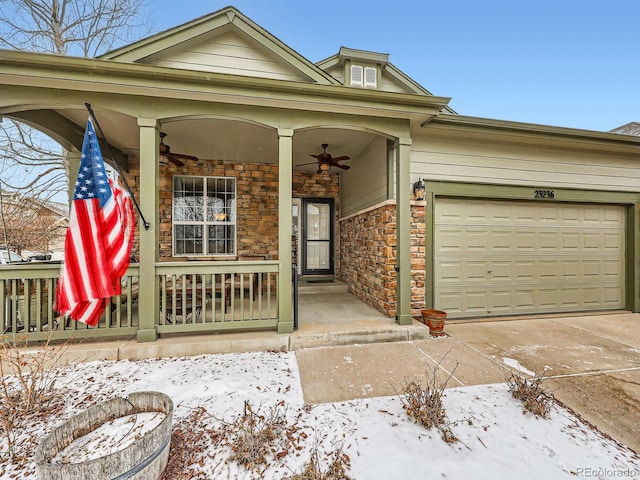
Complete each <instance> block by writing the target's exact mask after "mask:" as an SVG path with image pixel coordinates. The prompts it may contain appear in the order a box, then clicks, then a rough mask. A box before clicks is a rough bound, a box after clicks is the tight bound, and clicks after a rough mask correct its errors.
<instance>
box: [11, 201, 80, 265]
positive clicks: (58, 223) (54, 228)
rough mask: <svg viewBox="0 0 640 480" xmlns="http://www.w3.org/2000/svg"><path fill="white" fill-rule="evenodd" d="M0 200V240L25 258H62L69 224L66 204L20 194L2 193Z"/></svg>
mask: <svg viewBox="0 0 640 480" xmlns="http://www.w3.org/2000/svg"><path fill="white" fill-rule="evenodd" d="M1 195H2V198H1V199H0V200H1V201H0V220H1V222H0V239H1V242H2V247H5V248H6V246H7V245H5V242H6V243H7V244H8V246H9V248H11V249H12V250H14V251H16V252H18V253H19V254H21V255H22V256H23V257H25V258H30V257H32V256H37V255H38V254H40V255H42V254H46V255H47V256H49V255H54V254H55V256H56V257H59V258H60V259H61V256H62V254H63V252H64V237H65V232H66V228H67V224H68V222H69V218H68V212H67V208H68V207H67V205H64V204H61V203H58V202H53V201H44V202H43V201H41V200H39V199H37V198H34V197H31V196H28V195H23V194H21V193H19V192H3V193H2V194H1Z"/></svg>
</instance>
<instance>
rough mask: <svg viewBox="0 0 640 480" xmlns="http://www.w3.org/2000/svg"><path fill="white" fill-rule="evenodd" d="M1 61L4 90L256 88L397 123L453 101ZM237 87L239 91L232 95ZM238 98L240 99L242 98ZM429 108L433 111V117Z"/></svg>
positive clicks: (35, 57)
mask: <svg viewBox="0 0 640 480" xmlns="http://www.w3.org/2000/svg"><path fill="white" fill-rule="evenodd" d="M0 62H1V63H2V64H3V68H2V70H0V85H1V84H5V85H15V86H33V87H42V88H58V89H61V90H82V91H89V92H96V91H97V92H104V93H118V92H119V91H121V90H122V89H127V88H128V89H130V91H129V92H127V93H129V94H131V95H142V96H144V95H147V96H160V94H162V96H166V94H167V93H166V92H167V90H170V92H171V95H172V98H176V99H181V98H186V99H188V98H191V99H193V98H196V99H202V98H203V97H206V96H215V95H218V96H219V97H222V96H225V99H221V100H220V101H223V100H226V101H228V102H231V101H234V98H233V96H234V94H236V93H237V92H242V96H243V97H244V98H247V96H246V91H247V89H254V90H256V91H262V92H268V93H269V100H270V101H271V102H272V103H273V100H274V99H275V100H281V101H283V102H285V101H286V100H289V99H291V100H293V97H295V101H292V102H291V103H290V104H289V107H290V108H298V109H303V108H304V104H305V103H306V104H310V103H311V104H314V105H316V106H321V105H322V104H327V105H333V106H335V104H336V101H337V100H338V101H347V103H343V104H342V105H343V106H344V107H354V108H355V107H360V108H359V110H361V111H359V112H357V113H360V114H361V113H365V114H366V113H369V114H371V115H374V116H381V115H382V114H386V113H392V112H396V113H398V116H397V118H409V117H411V118H412V119H416V118H417V117H419V116H421V115H423V114H424V115H425V117H426V118H428V117H429V116H432V115H433V114H434V111H435V113H436V114H437V112H440V111H441V110H442V109H443V108H445V107H446V106H447V104H448V103H449V101H450V100H451V99H450V98H447V97H434V96H426V95H414V94H404V93H394V92H383V91H379V90H371V89H360V88H349V87H345V86H343V85H341V84H337V85H322V84H313V83H300V82H293V81H288V80H278V79H269V78H258V77H246V76H240V75H231V74H222V73H212V72H200V71H195V70H180V69H174V68H167V67H158V66H151V65H143V64H137V63H120V62H114V61H110V60H102V59H95V58H84V57H69V56H62V55H54V54H45V53H33V52H22V51H15V50H0ZM30 79H31V80H30ZM176 83H184V84H190V85H192V86H199V88H192V89H185V88H181V87H180V86H179V85H176ZM212 86H215V87H217V90H214V89H212V88H211V87H212ZM234 88H237V89H238V91H237V92H235V91H229V90H232V89H234ZM156 89H157V90H158V91H157V92H156V91H155V90H156ZM237 95H240V94H239V93H237ZM279 97H280V98H279ZM284 97H289V98H284ZM301 97H304V102H301V101H300V99H301ZM252 98H253V97H252ZM256 100H257V98H256ZM348 102H350V103H348ZM283 106H285V105H283ZM363 109H364V110H363ZM427 109H428V110H430V111H429V112H428V111H427ZM345 113H354V112H353V111H351V112H350V111H348V108H347V110H345ZM426 118H425V119H426ZM425 119H423V120H422V122H423V121H424V120H425Z"/></svg>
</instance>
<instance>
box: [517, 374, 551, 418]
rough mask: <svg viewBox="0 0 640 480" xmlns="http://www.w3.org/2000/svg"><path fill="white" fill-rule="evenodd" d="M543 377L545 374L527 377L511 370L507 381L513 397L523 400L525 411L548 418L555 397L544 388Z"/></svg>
mask: <svg viewBox="0 0 640 480" xmlns="http://www.w3.org/2000/svg"><path fill="white" fill-rule="evenodd" d="M543 377H544V374H538V373H536V374H535V375H534V377H533V378H525V377H523V376H521V375H518V374H516V373H513V372H510V374H509V376H508V378H507V379H506V383H507V386H508V387H509V391H510V392H511V395H512V396H513V398H515V399H517V400H520V401H521V402H522V405H523V407H524V410H525V411H527V412H531V413H533V414H534V415H535V416H537V417H542V418H547V415H549V412H550V411H551V407H552V406H553V402H554V397H553V394H550V393H547V392H546V391H545V390H544V389H543V388H542V380H543Z"/></svg>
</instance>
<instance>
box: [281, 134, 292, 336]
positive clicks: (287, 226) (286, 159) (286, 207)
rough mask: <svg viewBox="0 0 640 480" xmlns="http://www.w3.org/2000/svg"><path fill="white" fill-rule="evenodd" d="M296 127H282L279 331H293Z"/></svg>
mask: <svg viewBox="0 0 640 480" xmlns="http://www.w3.org/2000/svg"><path fill="white" fill-rule="evenodd" d="M292 165H293V129H290V128H279V129H278V261H279V264H280V272H279V274H278V333H291V332H293V303H292V296H293V289H292V286H291V280H292V278H291V228H292V219H291V203H292V202H291V195H292V187H291V182H292V175H293V168H292Z"/></svg>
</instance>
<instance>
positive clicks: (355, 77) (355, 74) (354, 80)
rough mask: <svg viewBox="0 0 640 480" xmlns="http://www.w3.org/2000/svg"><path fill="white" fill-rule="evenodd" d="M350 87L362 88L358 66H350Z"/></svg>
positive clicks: (360, 71)
mask: <svg viewBox="0 0 640 480" xmlns="http://www.w3.org/2000/svg"><path fill="white" fill-rule="evenodd" d="M351 86H352V87H354V86H355V87H361V86H362V67H361V66H360V65H351Z"/></svg>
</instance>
